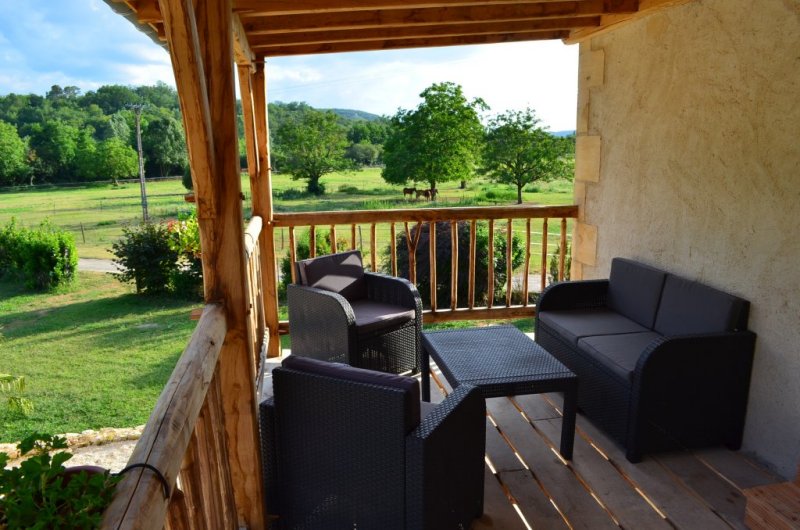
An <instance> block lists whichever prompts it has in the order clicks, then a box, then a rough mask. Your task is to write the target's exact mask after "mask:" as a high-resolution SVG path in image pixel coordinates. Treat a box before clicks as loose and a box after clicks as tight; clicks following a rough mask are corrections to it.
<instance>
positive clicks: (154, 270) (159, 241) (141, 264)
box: [111, 223, 178, 293]
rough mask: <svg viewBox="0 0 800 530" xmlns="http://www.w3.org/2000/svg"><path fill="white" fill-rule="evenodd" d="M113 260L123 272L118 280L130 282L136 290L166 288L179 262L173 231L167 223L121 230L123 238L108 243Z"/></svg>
mask: <svg viewBox="0 0 800 530" xmlns="http://www.w3.org/2000/svg"><path fill="white" fill-rule="evenodd" d="M111 248H112V250H111V252H112V253H113V254H114V256H116V259H115V260H114V263H116V264H117V265H119V266H120V267H121V269H122V272H121V273H120V274H118V275H117V278H118V279H119V281H121V282H133V283H134V285H135V286H136V292H137V293H161V292H165V291H168V290H169V288H170V280H171V279H172V276H173V274H174V271H175V269H176V264H177V262H178V251H177V250H175V248H174V245H173V241H172V233H171V232H170V231H169V229H168V228H167V226H166V225H164V224H158V223H143V224H140V225H138V226H133V227H131V226H128V227H125V228H123V229H122V237H121V238H120V239H119V240H118V241H116V242H114V243H113V244H112V245H111Z"/></svg>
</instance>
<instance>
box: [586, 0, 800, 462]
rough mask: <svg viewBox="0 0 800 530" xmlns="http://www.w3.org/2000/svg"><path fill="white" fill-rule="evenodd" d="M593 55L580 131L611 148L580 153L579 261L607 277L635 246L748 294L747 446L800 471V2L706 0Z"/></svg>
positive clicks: (589, 48) (597, 43)
mask: <svg viewBox="0 0 800 530" xmlns="http://www.w3.org/2000/svg"><path fill="white" fill-rule="evenodd" d="M581 67H582V68H581V78H580V82H579V83H580V90H579V112H578V116H579V118H578V134H579V138H580V137H581V136H584V137H587V138H589V139H590V141H587V142H586V144H587V145H589V144H593V143H596V142H597V141H599V142H600V148H599V149H598V150H597V151H598V153H599V155H594V154H592V153H593V152H594V150H593V149H588V150H587V151H586V153H588V154H586V155H585V156H584V159H583V160H580V159H579V161H578V166H581V165H582V164H583V166H584V167H583V171H581V170H580V169H579V170H578V173H579V174H581V173H582V172H583V175H584V176H583V177H581V179H580V180H579V181H578V182H576V201H578V203H580V204H582V205H583V212H582V221H583V227H579V230H583V231H584V232H586V233H589V234H593V233H594V231H595V230H596V234H595V235H594V239H592V237H588V238H585V239H586V241H587V243H586V244H585V245H584V248H578V249H576V256H581V259H580V261H581V262H582V263H578V265H577V269H576V271H577V273H578V274H582V276H583V277H584V278H595V277H606V276H607V275H608V271H609V267H610V261H611V258H612V257H614V256H618V255H621V256H631V257H634V258H638V259H641V260H643V261H645V262H648V263H651V264H654V265H656V266H660V267H662V268H665V269H667V270H670V271H673V272H677V273H679V274H683V275H686V276H688V277H691V278H696V279H699V280H701V281H703V282H706V283H709V284H711V285H714V286H716V287H719V288H721V289H724V290H727V291H729V292H733V293H736V294H738V295H740V296H743V297H745V298H747V299H749V300H750V301H751V302H752V311H751V317H750V327H751V329H753V330H754V331H755V332H756V333H758V341H757V350H756V357H755V367H754V373H753V380H752V385H751V391H750V403H749V409H748V415H747V426H746V432H745V445H744V449H745V450H746V451H750V452H752V453H755V454H756V455H757V456H758V457H759V458H761V459H763V460H765V461H766V462H768V463H770V464H772V465H773V466H774V467H775V469H776V470H778V471H779V472H780V473H781V474H783V475H784V476H786V477H793V476H794V474H795V472H796V471H797V466H798V464H799V463H800V3H799V2H797V1H796V0H759V1H758V2H752V1H751V0H694V1H693V2H690V3H688V4H684V5H682V6H679V7H673V8H668V9H664V10H662V11H659V12H657V13H654V14H652V15H650V16H647V17H644V18H642V19H640V20H638V21H636V22H632V23H630V24H628V25H626V26H623V27H621V28H619V29H617V30H615V31H613V32H610V33H607V34H605V35H600V36H598V37H595V38H594V39H592V40H591V41H589V42H584V43H582V44H581ZM596 137H599V140H596V139H595V138H596ZM579 145H580V139H579ZM580 152H581V151H580V149H579V157H580V156H581V154H580ZM596 156H599V160H597V159H596ZM598 163H599V174H596V173H597V172H595V171H593V170H592V168H593V167H595V166H597V165H598ZM679 391H680V389H679V388H676V392H679Z"/></svg>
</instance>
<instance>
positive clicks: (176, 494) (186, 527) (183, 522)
mask: <svg viewBox="0 0 800 530" xmlns="http://www.w3.org/2000/svg"><path fill="white" fill-rule="evenodd" d="M191 515H192V510H190V509H189V507H188V505H187V504H186V495H184V493H183V492H182V491H181V490H179V489H177V488H176V489H175V491H173V492H172V496H171V497H170V499H169V508H168V509H167V524H166V525H165V528H166V529H167V530H194V529H195V528H197V527H196V526H193V525H192V520H191Z"/></svg>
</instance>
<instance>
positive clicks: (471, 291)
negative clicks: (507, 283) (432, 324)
mask: <svg viewBox="0 0 800 530" xmlns="http://www.w3.org/2000/svg"><path fill="white" fill-rule="evenodd" d="M477 231H478V221H476V220H475V219H473V220H471V221H470V222H469V278H468V280H469V282H468V287H467V289H468V293H467V298H468V300H467V301H468V303H469V308H470V309H473V308H474V307H475V262H476V257H475V251H476V248H475V247H476V237H477Z"/></svg>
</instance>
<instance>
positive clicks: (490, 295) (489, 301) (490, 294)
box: [486, 219, 494, 309]
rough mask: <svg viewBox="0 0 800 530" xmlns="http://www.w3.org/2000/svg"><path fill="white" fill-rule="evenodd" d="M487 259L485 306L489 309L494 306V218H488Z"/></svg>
mask: <svg viewBox="0 0 800 530" xmlns="http://www.w3.org/2000/svg"><path fill="white" fill-rule="evenodd" d="M487 256H488V259H487V260H486V261H487V262H488V269H489V270H488V271H487V272H488V274H487V275H486V276H487V277H488V279H487V282H486V283H487V292H486V297H487V298H486V307H488V308H489V309H491V308H492V306H494V219H489V249H488V253H487Z"/></svg>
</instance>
